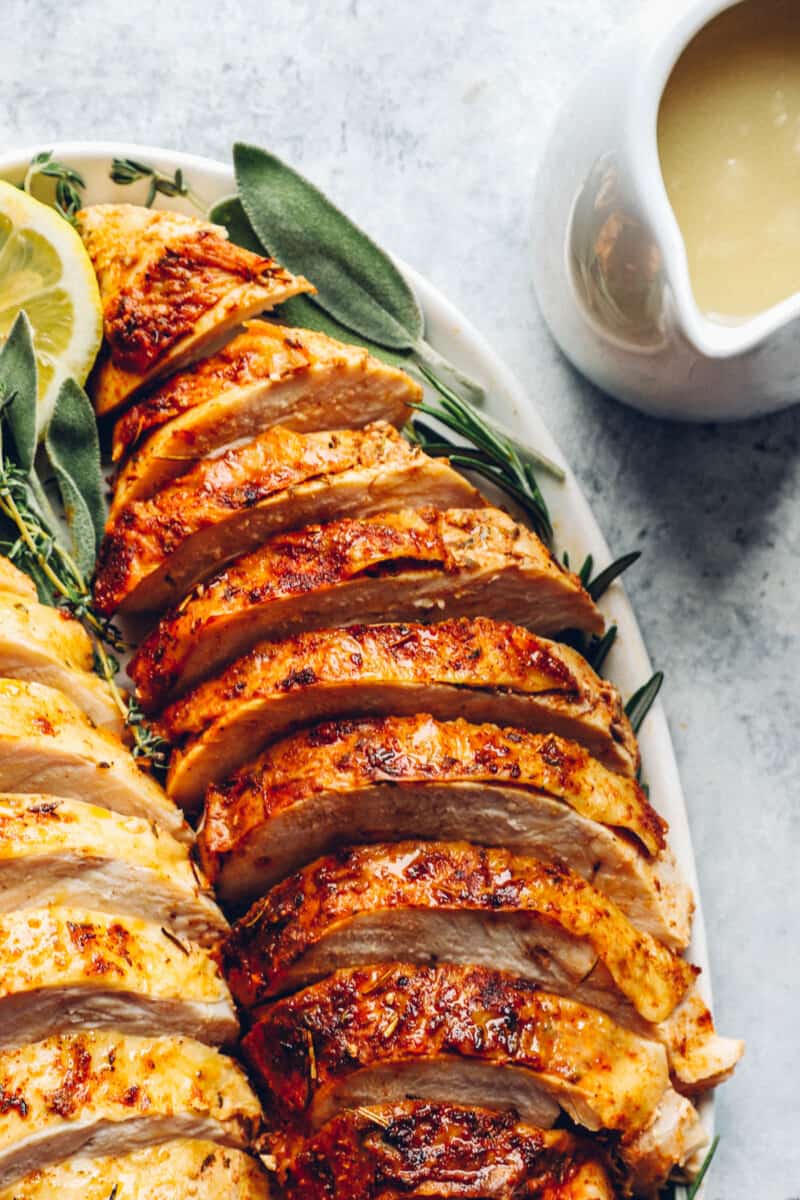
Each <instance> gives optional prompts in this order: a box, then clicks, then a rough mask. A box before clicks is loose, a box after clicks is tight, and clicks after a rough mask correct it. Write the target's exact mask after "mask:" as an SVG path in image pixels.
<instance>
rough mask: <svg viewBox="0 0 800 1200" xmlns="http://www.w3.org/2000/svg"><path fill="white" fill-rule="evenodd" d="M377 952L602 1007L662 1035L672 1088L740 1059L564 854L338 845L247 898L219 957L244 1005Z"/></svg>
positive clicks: (653, 948) (677, 968)
mask: <svg viewBox="0 0 800 1200" xmlns="http://www.w3.org/2000/svg"><path fill="white" fill-rule="evenodd" d="M387 958H390V959H399V960H403V961H408V962H420V963H435V962H437V961H441V960H445V961H449V962H455V963H465V964H469V963H473V964H476V965H478V966H486V967H497V968H500V969H501V970H504V971H510V972H513V973H514V974H517V975H519V976H521V977H523V978H525V979H531V980H533V981H535V982H536V983H538V984H539V985H540V986H541V987H544V988H546V989H547V990H548V991H552V992H557V993H558V994H559V995H564V996H571V997H573V998H574V999H576V1000H580V1001H581V1002H582V1003H584V1004H592V1005H595V1006H596V1007H597V1008H602V1009H603V1010H604V1011H606V1012H608V1013H610V1015H611V1016H612V1017H613V1018H614V1020H615V1021H617V1022H618V1023H619V1024H622V1025H625V1026H626V1027H628V1028H631V1029H633V1030H634V1031H635V1032H637V1033H640V1034H641V1035H642V1036H644V1037H651V1038H655V1039H656V1040H657V1041H660V1042H662V1043H663V1044H664V1045H665V1046H666V1048H667V1052H668V1054H669V1059H670V1066H671V1069H672V1071H673V1074H674V1075H675V1077H676V1079H677V1080H678V1081H679V1084H680V1085H681V1086H684V1085H686V1086H689V1087H692V1088H694V1089H697V1088H699V1087H702V1086H709V1085H710V1084H712V1083H717V1082H719V1081H720V1079H721V1078H724V1077H725V1076H726V1075H728V1074H730V1072H731V1071H732V1070H733V1068H734V1066H735V1065H736V1063H737V1062H738V1060H739V1058H740V1057H741V1053H742V1046H741V1043H739V1042H734V1041H730V1040H728V1039H724V1038H719V1037H718V1036H717V1034H716V1033H715V1031H714V1023H713V1020H712V1018H711V1014H710V1013H709V1011H708V1009H707V1007H706V1006H705V1004H703V1002H702V1001H701V1000H700V998H699V996H698V995H697V993H696V991H695V989H694V979H695V975H696V969H695V968H693V967H691V966H690V965H689V964H688V963H686V962H684V960H683V959H681V958H678V957H677V956H676V955H675V954H673V953H672V952H671V951H669V950H667V948H666V947H665V946H662V945H661V944H660V942H657V941H656V940H655V938H652V937H650V936H649V934H645V933H642V932H641V931H640V930H636V929H634V927H633V926H632V925H631V924H630V923H629V922H628V921H627V920H626V918H625V916H624V915H623V913H622V912H621V911H620V909H618V908H617V907H616V905H614V904H613V903H612V902H611V901H610V900H608V898H607V897H605V896H602V895H601V894H600V893H599V892H597V891H596V890H595V889H594V888H593V887H592V886H591V885H590V884H588V883H586V881H585V880H583V879H581V878H580V876H578V875H575V874H574V873H573V872H571V871H569V870H568V869H567V868H566V867H564V866H563V865H559V866H548V865H546V864H544V863H541V862H540V861H539V860H538V859H535V858H524V857H522V856H520V855H513V854H510V853H509V852H508V851H507V850H500V849H494V850H487V849H484V848H480V847H475V846H471V845H467V844H466V843H458V842H449V843H448V842H433V843H419V842H400V843H391V844H389V845H384V846H381V845H377V846H370V847H357V848H354V849H352V850H343V851H341V852H339V854H337V855H332V856H330V857H328V858H323V859H320V860H318V861H317V862H316V863H313V864H311V866H309V867H306V868H305V869H304V870H303V871H300V872H298V873H297V874H296V875H294V876H292V877H291V878H289V879H287V880H285V881H284V882H283V883H281V884H278V885H277V886H276V887H275V888H273V889H272V891H271V892H269V893H268V894H267V895H266V896H265V897H264V899H263V900H261V901H259V902H258V903H257V904H255V905H254V906H253V908H252V909H251V910H250V912H249V913H247V915H246V916H244V917H243V918H242V919H241V920H240V921H239V922H237V924H236V925H235V926H234V928H233V930H232V932H231V934H230V936H229V937H228V939H227V940H226V942H225V943H224V946H223V959H222V961H223V965H224V969H225V972H226V975H227V978H228V982H229V983H230V985H231V988H232V990H233V993H234V995H235V996H236V998H237V999H238V1000H239V1001H240V1002H241V1003H242V1004H244V1005H248V1006H253V1005H260V1004H263V1003H264V1002H265V1001H267V1000H269V999H270V998H272V997H274V996H277V995H281V994H283V993H285V992H289V991H294V990H296V989H297V988H300V987H304V986H306V985H307V984H309V983H311V982H313V981H314V980H316V979H320V978H321V977H322V976H324V975H327V974H330V973H331V972H333V971H337V970H339V969H341V968H343V967H349V966H357V965H361V964H365V963H374V962H379V961H381V960H385V959H387ZM679 1013H681V1014H682V1015H681V1016H680V1017H679ZM709 1067H710V1068H711V1070H710V1074H707V1072H709Z"/></svg>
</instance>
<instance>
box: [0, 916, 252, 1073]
mask: <svg viewBox="0 0 800 1200" xmlns="http://www.w3.org/2000/svg"><path fill="white" fill-rule="evenodd" d="M74 1029H116V1030H117V1031H118V1032H119V1033H134V1034H142V1035H149V1036H153V1037H155V1036H157V1035H158V1034H162V1033H164V1034H179V1035H183V1036H186V1037H193V1038H196V1039H197V1040H198V1041H200V1042H206V1043H207V1044H209V1045H214V1046H219V1045H230V1044H232V1043H233V1042H234V1041H235V1040H236V1037H237V1035H238V1032H239V1025H238V1022H237V1020H236V1014H235V1012H234V1009H233V1003H232V1001H231V997H230V993H229V991H228V988H227V986H226V985H225V983H224V981H223V979H222V976H221V975H220V973H219V969H218V967H217V965H216V963H215V962H214V960H213V959H212V958H211V957H210V955H209V952H208V951H207V950H205V949H203V948H202V947H200V946H196V945H194V944H193V943H192V942H182V941H181V940H180V939H179V938H178V937H176V936H175V934H174V933H171V932H170V931H169V929H167V928H166V927H163V926H159V925H158V924H156V923H154V922H151V921H140V920H139V919H138V918H137V917H121V916H109V915H108V914H106V913H99V912H90V911H87V910H85V909H76V908H46V909H26V910H23V911H22V912H16V913H6V914H4V915H0V1049H8V1048H9V1047H13V1046H20V1045H22V1044H23V1043H25V1042H35V1041H38V1040H39V1039H41V1038H44V1037H48V1036H49V1035H50V1034H53V1033H69V1032H71V1031H72V1030H74Z"/></svg>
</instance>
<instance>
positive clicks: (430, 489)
mask: <svg viewBox="0 0 800 1200" xmlns="http://www.w3.org/2000/svg"><path fill="white" fill-rule="evenodd" d="M483 503H484V501H483V498H482V497H481V495H480V493H479V492H477V491H476V490H475V489H474V488H473V487H472V486H471V485H470V484H469V483H467V481H466V479H464V478H463V477H462V476H461V475H459V474H458V472H456V471H454V470H453V469H452V467H450V465H449V464H448V463H447V461H446V460H445V459H433V458H428V456H427V455H426V454H423V452H422V451H421V450H420V449H419V447H418V446H412V445H411V444H410V443H409V442H407V441H406V440H405V438H403V437H402V436H401V435H400V434H399V433H398V432H397V430H396V429H394V428H393V427H392V426H391V425H387V424H386V423H385V422H383V421H378V422H374V423H373V424H371V425H368V426H366V428H365V429H356V430H351V429H345V430H339V431H338V432H330V433H294V432H292V431H291V430H289V429H284V428H282V427H281V426H276V427H275V428H274V429H269V430H267V432H266V433H262V434H261V435H260V436H259V437H257V438H255V439H254V440H253V441H251V442H248V443H247V444H246V445H244V446H240V447H238V448H237V449H233V450H228V451H227V452H226V453H225V454H223V455H222V456H221V457H220V458H215V459H208V460H206V461H204V462H201V463H198V464H197V465H196V466H195V467H193V468H192V470H191V471H189V472H188V473H187V474H186V475H182V476H181V477H180V479H177V480H175V481H174V482H173V483H171V484H169V485H167V486H166V487H164V488H163V489H162V490H161V491H160V492H159V493H158V494H157V495H155V496H153V497H151V499H149V500H141V501H134V502H133V503H132V504H129V505H128V506H127V507H126V508H123V509H122V510H121V512H119V514H118V515H117V516H116V518H115V519H114V520H112V521H110V522H109V524H108V527H107V531H106V536H105V539H104V541H103V544H102V546H101V548H100V556H99V559H98V566H97V574H96V578H95V603H96V605H97V607H98V608H99V609H100V611H101V612H103V613H106V614H110V613H113V612H114V611H115V610H116V609H120V611H122V612H127V613H142V612H160V611H163V610H164V609H165V608H167V607H168V606H169V605H170V604H174V603H175V602H176V601H178V600H180V599H181V598H182V597H183V596H184V595H185V594H186V593H187V592H188V591H189V590H190V589H191V588H192V587H193V586H194V585H195V584H196V583H199V582H201V581H202V580H203V579H206V578H207V577H208V576H209V575H210V574H212V573H213V572H214V571H215V570H217V569H218V568H219V567H221V566H223V565H224V564H225V563H227V562H230V560H231V559H233V558H237V557H238V556H239V555H240V554H246V553H247V552H248V551H250V550H254V549H255V548H256V546H259V545H261V543H262V542H263V541H265V540H266V538H268V537H270V536H271V535H272V534H275V533H279V532H281V531H282V530H286V529H297V528H299V527H301V526H303V525H308V524H310V523H311V522H314V521H329V520H332V519H334V518H335V517H342V516H347V515H348V514H352V513H358V514H359V515H362V516H369V515H371V514H372V513H376V512H381V511H383V510H385V509H389V508H392V507H398V508H402V507H407V508H418V507H423V506H425V505H434V506H436V507H441V508H447V507H463V508H476V507H480V506H482V505H483Z"/></svg>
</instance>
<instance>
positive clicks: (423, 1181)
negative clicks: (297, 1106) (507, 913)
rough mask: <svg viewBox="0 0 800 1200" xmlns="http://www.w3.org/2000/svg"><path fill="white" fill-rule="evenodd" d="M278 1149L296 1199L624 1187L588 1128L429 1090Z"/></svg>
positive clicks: (551, 1194)
mask: <svg viewBox="0 0 800 1200" xmlns="http://www.w3.org/2000/svg"><path fill="white" fill-rule="evenodd" d="M273 1157H274V1158H275V1159H276V1160H277V1163H276V1165H277V1170H278V1175H279V1178H280V1180H281V1184H282V1187H283V1193H282V1194H283V1195H284V1196H285V1198H286V1200H377V1197H380V1200H405V1198H406V1197H423V1196H425V1197H431V1198H432V1200H452V1198H456V1200H522V1198H523V1197H529V1198H530V1200H534V1198H535V1200H615V1197H616V1196H617V1194H618V1193H617V1191H616V1189H615V1188H614V1186H613V1184H612V1182H611V1178H610V1175H609V1172H608V1169H607V1165H606V1162H605V1152H604V1150H603V1148H602V1147H601V1146H598V1145H594V1144H593V1143H592V1142H590V1141H589V1140H588V1138H582V1137H578V1136H576V1135H575V1134H573V1133H570V1132H568V1131H567V1130H565V1129H553V1130H545V1129H538V1128H537V1127H536V1126H534V1125H526V1124H524V1123H523V1122H521V1121H518V1120H516V1118H515V1117H514V1115H513V1114H512V1113H509V1112H498V1111H494V1110H490V1109H486V1108H462V1107H460V1106H458V1105H455V1104H444V1103H442V1104H430V1103H427V1102H426V1101H424V1100H416V1101H415V1100H406V1101H403V1102H400V1103H397V1104H374V1105H371V1106H370V1107H368V1108H367V1107H362V1108H356V1109H350V1110H347V1111H345V1112H343V1113H340V1114H339V1115H338V1116H336V1117H333V1118H332V1119H331V1120H330V1121H328V1122H327V1123H326V1124H325V1125H323V1127H322V1128H321V1129H320V1130H319V1131H318V1132H317V1133H316V1134H314V1135H313V1136H312V1137H309V1138H306V1139H303V1140H301V1141H300V1142H299V1143H297V1144H295V1145H294V1146H291V1147H290V1148H289V1149H288V1151H286V1152H284V1153H280V1152H279V1153H276V1154H275V1155H273ZM0 1200H3V1198H2V1197H0ZM34 1200H38V1196H36V1197H34ZM91 1200H93V1198H91ZM102 1200H106V1198H105V1197H103V1198H102Z"/></svg>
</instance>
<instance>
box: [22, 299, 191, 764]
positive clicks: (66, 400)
mask: <svg viewBox="0 0 800 1200" xmlns="http://www.w3.org/2000/svg"><path fill="white" fill-rule="evenodd" d="M36 400H37V387H36V358H35V355H34V349H33V338H32V333H31V327H30V323H29V321H28V318H27V316H26V314H25V313H24V312H21V313H20V314H19V316H18V317H17V318H16V320H15V322H14V324H13V326H12V328H11V332H10V334H9V336H8V338H7V340H6V342H5V343H4V344H3V346H2V348H0V518H2V521H0V524H1V525H2V529H0V550H2V552H3V553H4V554H6V555H7V557H8V558H9V559H10V560H11V561H12V562H14V563H16V565H17V566H18V567H20V569H21V570H23V571H25V572H26V574H28V575H30V576H31V578H32V579H33V580H34V582H35V584H36V587H37V590H38V592H39V596H40V599H41V600H42V601H43V602H44V603H48V604H53V605H56V606H59V607H62V608H65V609H66V610H67V611H69V612H70V613H71V614H72V615H73V616H75V617H76V618H77V619H78V620H80V621H81V623H82V624H83V626H84V628H85V629H86V630H87V632H88V633H89V635H90V637H91V639H92V646H93V649H94V657H95V665H96V669H97V671H98V674H99V675H101V676H102V678H103V679H105V680H106V682H107V683H108V686H109V689H110V691H111V695H112V697H113V699H114V703H115V704H116V706H117V708H118V710H119V712H120V715H121V716H122V718H123V719H124V721H125V723H126V725H127V726H128V728H129V730H130V732H131V736H132V739H133V753H134V755H135V757H137V758H138V759H140V760H143V761H146V762H147V763H149V764H150V765H152V766H154V767H157V768H162V767H164V766H166V763H167V749H168V747H167V745H166V743H165V742H163V741H162V740H161V739H160V738H159V737H158V735H157V734H155V733H154V732H153V730H152V729H151V728H150V727H149V726H148V725H147V723H146V722H145V721H144V719H143V715H142V713H141V711H140V710H139V708H138V705H136V704H135V703H134V702H132V701H129V700H127V699H126V697H125V696H124V695H123V693H122V691H121V690H120V688H119V685H118V684H117V682H116V673H117V671H118V669H119V664H118V662H117V660H116V658H115V657H114V652H117V653H119V652H121V651H123V650H125V649H127V646H126V643H125V641H124V638H123V637H122V634H121V633H120V631H119V630H118V629H117V628H116V626H114V625H113V624H112V623H111V622H110V621H109V620H107V619H106V618H105V617H103V616H102V615H101V614H99V613H98V612H97V611H96V610H95V608H94V606H93V602H92V594H91V588H90V585H89V577H90V574H91V570H92V568H93V565H94V561H95V555H96V551H97V546H98V543H99V540H100V537H101V536H102V532H103V524H104V517H105V510H104V505H103V501H102V477H101V473H100V452H99V446H98V443H97V426H96V422H95V417H94V412H93V410H92V406H91V404H90V403H89V400H88V398H87V397H86V396H85V394H84V393H83V391H82V390H81V388H79V387H78V385H77V384H76V383H75V382H74V380H66V381H65V383H63V384H62V386H61V389H60V390H59V394H58V398H57V400H56V406H55V409H54V413H53V418H52V420H51V423H50V425H49V427H48V429H47V432H46V435H45V440H44V447H43V449H42V450H41V451H40V452H39V453H40V455H41V456H42V458H43V461H44V465H46V467H47V469H48V471H52V472H53V475H54V479H55V484H56V487H57V488H58V492H59V495H60V498H61V501H62V503H63V506H64V514H65V520H66V523H67V527H68V530H69V535H70V537H69V542H67V540H66V539H65V538H64V535H63V534H62V532H61V530H60V528H59V526H58V522H57V521H56V518H55V516H54V514H53V510H52V507H51V505H50V501H49V499H48V496H47V492H46V489H45V486H44V484H43V482H42V479H41V478H40V476H39V473H38V471H37V464H36V462H35V458H36Z"/></svg>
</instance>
